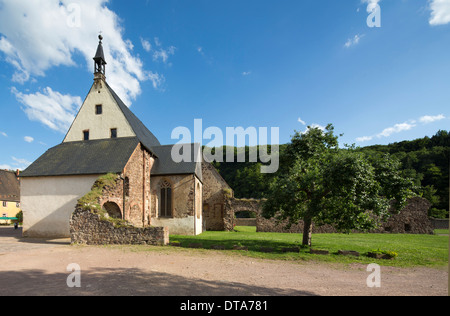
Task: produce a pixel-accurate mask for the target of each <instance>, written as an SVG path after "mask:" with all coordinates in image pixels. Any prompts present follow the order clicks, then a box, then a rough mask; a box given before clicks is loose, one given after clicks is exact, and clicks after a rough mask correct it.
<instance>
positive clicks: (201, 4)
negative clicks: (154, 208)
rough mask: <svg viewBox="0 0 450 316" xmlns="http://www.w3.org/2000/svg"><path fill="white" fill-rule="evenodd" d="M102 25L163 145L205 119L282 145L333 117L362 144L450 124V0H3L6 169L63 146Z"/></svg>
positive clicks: (117, 71)
mask: <svg viewBox="0 0 450 316" xmlns="http://www.w3.org/2000/svg"><path fill="white" fill-rule="evenodd" d="M376 5H378V7H376ZM372 9H373V10H376V11H371V10H372ZM378 9H379V11H377V10H378ZM372 12H375V13H376V12H379V16H380V17H381V25H380V27H369V26H368V24H367V19H368V16H369V14H371V13H372ZM375 19H377V17H374V18H373V19H372V21H375ZM99 31H102V35H103V37H104V40H103V43H104V48H105V54H106V59H107V62H108V65H107V68H106V72H107V73H106V75H107V81H108V82H109V84H110V85H111V86H112V87H113V88H114V90H115V91H116V92H117V93H118V94H119V95H120V96H121V98H122V99H123V100H124V101H125V102H126V103H127V104H128V105H129V106H130V108H131V110H132V111H133V112H134V113H135V114H136V115H137V116H138V117H139V118H140V119H141V120H142V121H143V122H144V124H145V125H146V126H147V127H148V128H149V129H150V130H151V131H152V132H153V133H154V134H155V135H156V136H157V137H158V139H159V140H160V142H161V143H162V144H171V143H176V142H177V140H173V139H171V132H172V130H173V129H175V128H176V127H178V126H185V127H188V128H189V129H192V130H193V129H194V119H202V120H203V127H204V128H207V127H210V126H217V127H219V128H220V129H222V130H223V131H224V133H225V129H226V127H239V126H242V127H244V128H247V127H267V128H270V127H279V129H280V139H279V142H280V143H287V142H289V140H290V137H291V136H292V135H293V134H294V131H295V130H297V131H304V130H306V128H307V126H309V125H310V126H326V125H327V124H328V123H332V124H333V125H334V126H335V130H336V132H337V133H339V134H340V133H343V134H344V136H343V137H341V139H340V140H341V143H342V144H344V143H347V144H352V143H355V144H356V145H359V146H367V145H372V144H389V143H392V142H397V141H402V140H412V139H416V138H420V137H424V136H426V135H427V136H432V135H434V134H435V133H436V132H437V131H438V130H440V129H446V130H449V126H450V110H449V108H450V107H449V105H450V104H449V103H450V53H449V52H450V0H381V1H380V0H346V1H333V0H322V1H317V0H301V1H299V0H282V1H273V0H258V1H257V0H240V1H237V0H227V1H217V0H135V1H122V0H120V1H119V0H109V1H107V0H90V1H87V0H78V1H77V0H71V1H59V0H55V1H51V0H35V1H28V0H0V100H1V102H0V107H1V112H0V113H1V114H0V146H1V147H0V148H1V150H0V168H8V169H9V168H10V169H17V168H20V169H24V168H26V167H27V166H28V165H29V164H30V163H31V162H33V161H34V160H36V159H37V158H38V157H39V156H40V155H42V154H43V153H44V152H45V151H46V150H47V149H49V148H51V147H53V146H56V145H58V144H59V143H61V142H62V140H63V138H64V136H65V133H66V132H67V129H68V127H69V126H70V123H71V121H72V120H73V118H74V116H75V115H76V113H77V111H78V109H79V107H80V105H81V103H82V102H83V100H84V98H85V97H86V95H87V93H88V91H89V88H90V86H91V84H92V80H93V74H92V72H93V61H92V57H93V56H94V54H95V50H96V47H97V43H98V39H97V35H98V33H99ZM207 142H208V141H205V143H207Z"/></svg>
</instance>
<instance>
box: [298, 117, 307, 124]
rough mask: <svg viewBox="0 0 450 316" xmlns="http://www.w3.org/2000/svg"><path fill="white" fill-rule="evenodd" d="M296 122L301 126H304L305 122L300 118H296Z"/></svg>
mask: <svg viewBox="0 0 450 316" xmlns="http://www.w3.org/2000/svg"><path fill="white" fill-rule="evenodd" d="M298 122H299V123H300V124H302V125H306V122H305V121H303V120H302V119H301V118H300V117H299V118H298Z"/></svg>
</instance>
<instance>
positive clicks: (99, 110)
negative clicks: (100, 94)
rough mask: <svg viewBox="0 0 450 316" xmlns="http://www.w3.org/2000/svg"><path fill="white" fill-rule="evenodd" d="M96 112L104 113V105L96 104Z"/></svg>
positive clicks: (97, 113)
mask: <svg viewBox="0 0 450 316" xmlns="http://www.w3.org/2000/svg"><path fill="white" fill-rule="evenodd" d="M95 114H96V115H102V114H103V107H102V105H101V104H97V105H96V106H95Z"/></svg>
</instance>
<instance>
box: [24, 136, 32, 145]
mask: <svg viewBox="0 0 450 316" xmlns="http://www.w3.org/2000/svg"><path fill="white" fill-rule="evenodd" d="M23 140H24V141H26V142H27V143H32V142H34V138H33V137H31V136H25V137H24V138H23Z"/></svg>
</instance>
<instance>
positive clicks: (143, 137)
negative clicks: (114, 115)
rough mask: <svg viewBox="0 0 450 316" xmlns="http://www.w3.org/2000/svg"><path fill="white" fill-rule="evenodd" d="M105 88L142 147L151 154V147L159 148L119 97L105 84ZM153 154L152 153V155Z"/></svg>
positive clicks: (151, 134)
mask: <svg viewBox="0 0 450 316" xmlns="http://www.w3.org/2000/svg"><path fill="white" fill-rule="evenodd" d="M106 86H107V88H108V90H109V91H110V92H111V95H112V96H113V98H114V99H115V101H116V102H117V104H118V105H119V108H120V110H121V111H122V113H123V114H124V115H125V118H126V119H127V121H128V123H129V124H130V126H131V129H132V130H133V131H134V133H135V134H136V136H137V137H138V138H139V140H140V141H141V143H142V145H144V147H145V148H146V149H147V150H148V151H150V152H151V153H153V151H152V149H151V148H152V147H153V146H161V144H160V142H159V140H158V139H157V138H156V137H155V135H153V133H152V132H150V131H149V130H148V128H147V127H145V125H144V124H143V123H142V122H141V121H140V120H139V119H138V118H137V117H136V115H134V113H133V112H131V110H130V109H129V108H128V107H127V106H126V105H125V103H123V101H122V100H121V99H120V98H119V96H118V95H117V94H116V93H115V92H114V90H113V89H112V88H111V87H110V86H109V85H108V83H106ZM153 154H154V153H153Z"/></svg>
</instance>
